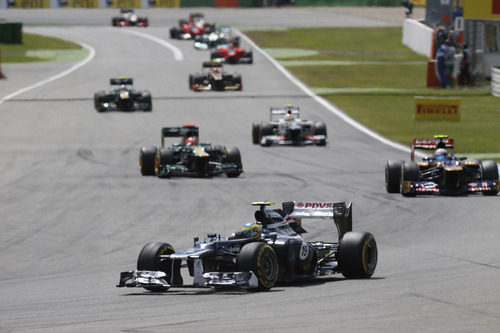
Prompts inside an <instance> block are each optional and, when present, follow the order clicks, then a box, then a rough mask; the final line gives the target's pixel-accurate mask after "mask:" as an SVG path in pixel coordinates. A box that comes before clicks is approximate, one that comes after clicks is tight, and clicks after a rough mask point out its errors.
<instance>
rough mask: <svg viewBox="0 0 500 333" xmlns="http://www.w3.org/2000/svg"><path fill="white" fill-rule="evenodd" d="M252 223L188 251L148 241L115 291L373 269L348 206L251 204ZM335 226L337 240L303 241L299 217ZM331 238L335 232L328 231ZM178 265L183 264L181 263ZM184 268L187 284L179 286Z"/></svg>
mask: <svg viewBox="0 0 500 333" xmlns="http://www.w3.org/2000/svg"><path fill="white" fill-rule="evenodd" d="M253 205H257V206H260V209H259V210H257V211H256V212H255V219H256V222H250V223H247V224H245V226H244V227H243V229H242V230H241V231H239V232H236V233H234V234H233V235H232V236H230V237H223V236H221V235H216V234H208V236H207V238H205V239H204V240H202V241H200V240H199V238H198V237H196V238H194V245H193V248H191V249H187V250H184V251H179V252H176V251H175V250H174V248H173V247H172V245H170V244H168V243H163V242H156V243H148V244H146V245H145V246H144V247H143V248H142V251H141V252H140V254H139V259H138V260H137V270H135V271H127V272H122V273H121V274H120V282H119V283H118V285H117V287H142V288H145V289H147V290H150V291H157V292H160V291H166V290H168V289H169V288H170V287H190V286H191V287H200V288H201V287H216V288H217V287H219V288H222V287H239V288H244V289H258V290H269V289H271V288H273V287H274V286H275V284H276V282H278V281H294V280H298V279H301V278H311V277H319V276H325V275H331V274H334V273H341V274H342V275H344V276H345V277H347V278H370V277H371V276H372V274H373V273H374V271H375V267H376V266H377V244H376V242H375V238H374V236H373V235H372V234H371V233H368V232H353V231H352V209H351V203H345V202H337V203H331V202H302V201H299V202H294V201H290V202H284V203H283V209H275V210H271V209H267V208H266V207H267V206H269V205H273V203H271V202H254V203H253ZM308 218H316V219H320V218H321V219H327V220H332V219H333V222H334V223H335V226H336V229H337V234H338V241H314V242H307V241H305V240H304V239H303V238H302V236H301V234H303V233H305V232H306V231H305V230H304V229H303V228H302V226H301V223H302V219H308ZM333 234H335V232H333ZM183 263H185V264H184V265H183ZM181 267H187V268H188V271H189V275H190V276H192V277H193V283H192V285H184V282H183V278H182V276H181V272H180V270H181Z"/></svg>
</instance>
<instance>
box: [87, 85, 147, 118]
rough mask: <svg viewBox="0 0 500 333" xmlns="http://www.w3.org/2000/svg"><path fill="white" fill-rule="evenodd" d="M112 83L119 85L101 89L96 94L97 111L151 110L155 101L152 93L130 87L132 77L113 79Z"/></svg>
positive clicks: (95, 104)
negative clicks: (152, 98) (152, 99)
mask: <svg viewBox="0 0 500 333" xmlns="http://www.w3.org/2000/svg"><path fill="white" fill-rule="evenodd" d="M110 84H111V85H119V86H120V87H119V88H117V89H113V90H111V91H99V92H96V93H95V94H94V106H95V109H96V110H97V112H104V111H136V110H144V111H151V110H152V109H153V103H152V101H151V93H150V92H149V91H147V90H143V91H139V90H135V89H132V88H130V87H128V85H132V84H133V79H131V78H118V79H111V80H110Z"/></svg>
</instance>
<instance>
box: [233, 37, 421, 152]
mask: <svg viewBox="0 0 500 333" xmlns="http://www.w3.org/2000/svg"><path fill="white" fill-rule="evenodd" d="M240 34H241V35H242V36H243V38H244V39H245V40H246V41H247V43H248V44H250V45H251V46H252V48H255V49H257V50H258V51H259V52H260V53H261V54H262V55H263V56H264V57H266V58H267V59H268V60H269V61H270V62H271V63H272V64H273V65H274V66H275V67H276V68H277V69H278V70H279V71H280V72H281V73H283V75H285V76H286V77H287V78H288V79H289V80H290V81H292V82H293V83H294V84H295V85H296V86H298V87H299V88H300V89H301V90H302V91H304V92H305V93H306V94H307V95H308V96H310V97H311V98H313V99H314V100H315V101H316V102H318V103H319V104H321V105H323V106H324V107H325V108H326V109H327V110H328V111H330V112H331V113H333V114H335V115H336V116H337V117H339V118H340V119H342V120H343V121H345V122H346V123H348V124H349V125H351V126H352V127H354V128H356V129H357V130H359V131H361V132H363V133H365V134H367V135H369V136H371V137H372V138H374V139H376V140H378V141H380V142H382V143H383V144H386V145H388V146H391V147H393V148H396V149H398V150H402V151H404V152H407V153H410V148H409V147H407V146H404V145H402V144H400V143H397V142H394V141H391V140H388V139H386V138H384V137H383V136H381V135H380V134H378V133H376V132H374V131H372V130H371V129H369V128H368V127H366V126H364V125H362V124H360V123H359V122H357V121H356V120H354V119H352V118H351V117H349V116H348V115H346V114H345V113H344V112H343V111H342V110H340V109H339V108H337V107H336V106H334V105H332V104H330V102H328V101H327V100H325V99H324V98H322V97H320V96H318V95H316V94H315V93H313V92H312V91H311V90H310V89H309V88H308V87H306V86H305V85H304V84H303V83H302V82H300V81H299V80H298V79H297V78H296V77H295V76H293V74H291V73H290V72H289V71H288V70H286V69H285V68H284V67H283V66H282V65H281V64H280V63H279V62H277V61H276V60H275V59H274V58H272V57H271V56H270V55H269V54H267V53H266V52H265V51H264V50H262V49H261V48H260V47H259V46H258V45H257V44H255V43H254V42H253V41H252V40H251V39H250V38H248V37H247V36H246V35H245V34H243V33H241V32H240ZM423 156H424V155H423Z"/></svg>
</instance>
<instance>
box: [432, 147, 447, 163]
mask: <svg viewBox="0 0 500 333" xmlns="http://www.w3.org/2000/svg"><path fill="white" fill-rule="evenodd" d="M447 156H448V152H447V151H446V149H444V148H439V149H436V151H435V152H434V159H435V160H436V161H444V160H445V159H446V157H447Z"/></svg>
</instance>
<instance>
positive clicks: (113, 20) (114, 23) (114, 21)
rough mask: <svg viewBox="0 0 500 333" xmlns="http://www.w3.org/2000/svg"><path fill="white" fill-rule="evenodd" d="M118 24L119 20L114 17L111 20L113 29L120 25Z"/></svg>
mask: <svg viewBox="0 0 500 333" xmlns="http://www.w3.org/2000/svg"><path fill="white" fill-rule="evenodd" d="M117 22H118V19H117V18H116V17H113V18H112V19H111V25H112V26H113V27H116V26H117V25H118V23H117Z"/></svg>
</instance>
